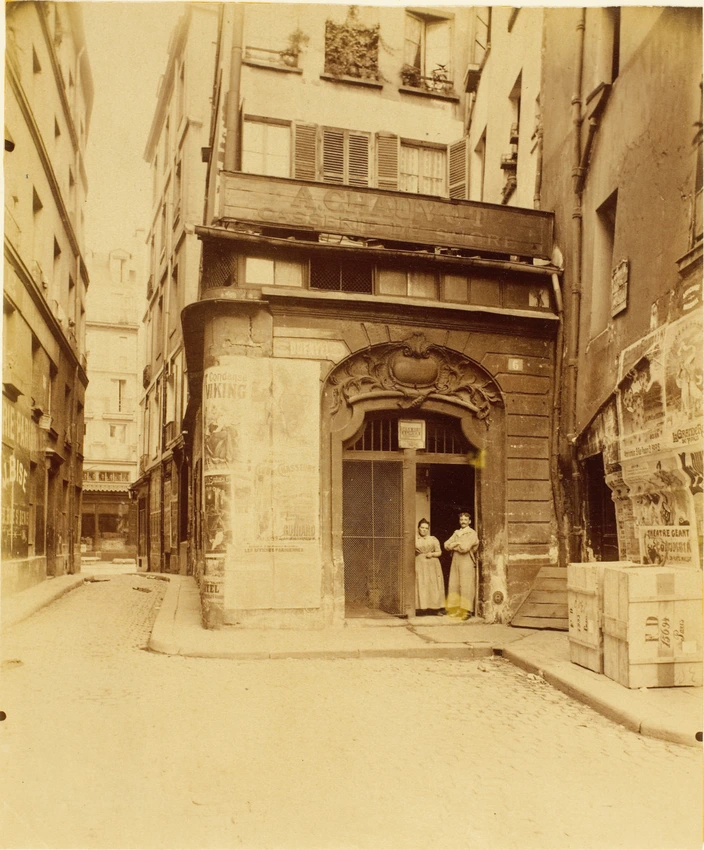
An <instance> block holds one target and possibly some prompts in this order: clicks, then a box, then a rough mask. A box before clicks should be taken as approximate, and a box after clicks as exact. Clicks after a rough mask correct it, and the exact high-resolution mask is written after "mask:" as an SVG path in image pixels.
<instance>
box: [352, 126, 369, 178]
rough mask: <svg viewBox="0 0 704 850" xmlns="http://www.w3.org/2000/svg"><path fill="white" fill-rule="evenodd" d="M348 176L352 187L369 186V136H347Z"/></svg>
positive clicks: (356, 134) (353, 133) (358, 134)
mask: <svg viewBox="0 0 704 850" xmlns="http://www.w3.org/2000/svg"><path fill="white" fill-rule="evenodd" d="M347 154H348V156H347V175H348V181H349V184H350V186H368V185H369V135H368V134H367V133H355V132H353V131H352V130H350V131H349V132H348V136H347Z"/></svg>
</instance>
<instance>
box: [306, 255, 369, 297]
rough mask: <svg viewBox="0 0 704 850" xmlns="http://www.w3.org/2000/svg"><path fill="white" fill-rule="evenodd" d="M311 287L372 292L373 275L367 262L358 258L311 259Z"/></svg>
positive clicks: (336, 290)
mask: <svg viewBox="0 0 704 850" xmlns="http://www.w3.org/2000/svg"><path fill="white" fill-rule="evenodd" d="M310 287H311V289H324V290H326V291H328V292H358V293H367V294H371V293H373V292H374V275H373V269H372V266H371V265H370V264H369V263H365V262H360V261H359V260H354V259H351V260H346V261H344V262H340V261H339V260H327V259H313V260H311V263H310Z"/></svg>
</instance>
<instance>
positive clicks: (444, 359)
mask: <svg viewBox="0 0 704 850" xmlns="http://www.w3.org/2000/svg"><path fill="white" fill-rule="evenodd" d="M330 385H331V387H332V396H331V414H332V415H334V414H335V413H337V411H338V410H339V409H340V408H341V407H342V405H343V404H346V405H348V406H350V407H351V406H352V405H354V404H355V403H356V402H358V401H361V400H362V399H368V398H371V397H377V398H378V397H383V396H387V397H389V398H396V399H397V404H398V406H399V407H401V408H403V409H406V410H417V409H419V408H420V407H422V406H423V404H424V402H425V401H426V400H427V399H428V398H431V397H432V398H436V399H440V400H446V401H452V402H453V403H454V404H458V405H460V406H461V407H465V408H467V409H468V410H470V411H472V413H473V414H474V415H475V416H476V417H477V419H482V420H484V422H485V423H486V425H487V427H488V426H489V421H490V414H491V409H492V405H494V404H501V396H500V394H499V392H498V390H497V389H496V387H495V385H494V384H493V383H492V382H491V381H490V380H489V379H487V378H486V377H485V376H484V375H482V374H481V373H480V372H479V370H478V369H477V368H476V366H475V365H474V364H473V363H472V362H471V361H469V360H468V359H467V358H466V357H463V356H462V355H461V354H458V353H456V352H454V351H451V350H449V349H446V348H443V347H442V346H440V345H435V344H433V343H430V342H428V340H427V339H426V338H425V336H424V335H423V334H422V333H414V334H411V335H410V336H408V337H406V339H403V340H401V341H400V342H391V343H386V344H382V345H375V346H373V347H371V348H368V349H365V350H364V351H360V352H358V353H357V354H355V355H353V356H352V357H350V358H349V359H348V360H346V361H345V362H344V363H342V364H340V366H339V367H338V369H337V370H336V371H335V372H334V374H333V375H332V377H331V378H330Z"/></svg>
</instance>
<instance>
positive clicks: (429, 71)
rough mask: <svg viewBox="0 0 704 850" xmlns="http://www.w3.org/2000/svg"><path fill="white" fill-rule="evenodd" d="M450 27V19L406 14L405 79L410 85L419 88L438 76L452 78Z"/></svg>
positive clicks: (403, 74) (446, 78) (403, 75)
mask: <svg viewBox="0 0 704 850" xmlns="http://www.w3.org/2000/svg"><path fill="white" fill-rule="evenodd" d="M450 26H451V22H450V21H449V20H448V19H447V18H438V17H436V16H434V15H418V14H415V13H411V12H408V13H406V32H405V41H404V56H403V58H404V71H403V73H402V77H403V81H404V82H405V83H406V84H407V85H411V86H418V87H420V86H422V85H423V83H424V81H427V82H431V81H433V80H434V79H435V78H436V77H438V76H443V77H444V79H445V80H449V79H450V78H451V69H450V36H451V30H450ZM414 72H415V73H414Z"/></svg>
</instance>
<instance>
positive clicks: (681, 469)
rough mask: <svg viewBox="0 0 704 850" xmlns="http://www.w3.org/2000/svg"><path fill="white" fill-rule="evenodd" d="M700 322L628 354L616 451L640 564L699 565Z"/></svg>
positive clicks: (690, 321)
mask: <svg viewBox="0 0 704 850" xmlns="http://www.w3.org/2000/svg"><path fill="white" fill-rule="evenodd" d="M702 338H703V337H702V320H701V315H699V314H698V315H690V316H685V317H684V318H682V319H680V320H678V321H677V322H673V323H672V324H670V325H668V326H667V327H664V328H660V329H658V330H657V331H655V332H653V333H652V334H650V335H649V336H648V337H647V338H646V339H645V340H641V341H640V342H639V343H637V344H636V345H635V346H632V347H631V348H630V349H627V350H626V351H625V352H624V354H623V356H622V379H621V382H620V385H619V390H620V392H619V395H618V412H619V448H620V460H621V466H622V474H623V480H624V482H625V483H626V485H627V487H628V495H629V498H630V500H631V503H632V505H633V516H634V523H635V528H636V531H637V535H638V541H639V547H640V557H641V561H642V562H643V563H648V564H668V565H677V566H689V567H698V566H699V565H700V562H701V552H700V546H701V533H702V479H703V475H702V421H703V420H702V395H703V383H704V382H703V375H702V372H703V370H702Z"/></svg>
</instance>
